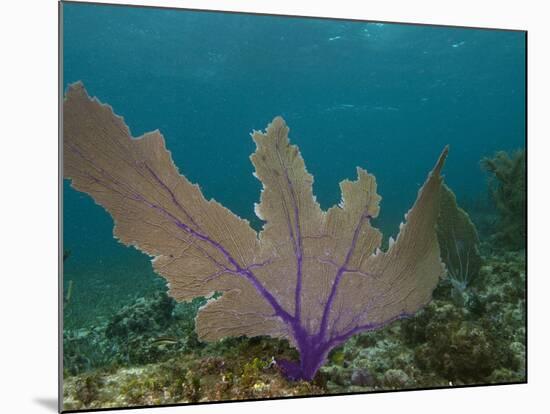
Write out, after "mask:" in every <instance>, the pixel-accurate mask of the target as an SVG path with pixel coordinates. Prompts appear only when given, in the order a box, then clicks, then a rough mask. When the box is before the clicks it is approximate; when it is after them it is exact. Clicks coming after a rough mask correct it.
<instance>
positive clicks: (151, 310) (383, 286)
mask: <svg viewBox="0 0 550 414" xmlns="http://www.w3.org/2000/svg"><path fill="white" fill-rule="evenodd" d="M63 113H64V118H63V131H64V140H63V151H64V176H65V178H68V179H69V180H70V181H71V184H72V187H73V188H75V189H76V190H78V191H81V192H83V193H87V194H88V195H89V196H91V197H92V198H93V199H94V200H95V202H96V203H97V204H99V205H101V206H102V207H103V208H104V209H105V210H107V211H108V212H109V213H110V214H111V216H112V217H113V219H114V222H115V231H114V234H115V237H116V238H117V239H118V240H119V241H120V242H121V243H123V244H125V245H127V246H134V247H136V248H137V249H139V250H141V251H142V252H144V253H146V254H148V255H149V256H152V257H153V261H152V263H153V268H154V270H155V272H156V273H157V274H158V275H160V276H162V277H163V278H165V279H166V280H167V281H168V291H167V292H166V293H165V292H156V293H155V294H154V295H150V296H149V297H141V298H139V299H137V300H135V301H134V302H133V303H128V304H127V305H125V306H124V307H122V308H121V309H119V310H118V311H117V312H114V314H113V315H112V316H111V317H110V319H108V320H105V321H104V322H103V323H101V324H98V325H97V326H95V327H94V328H93V329H74V330H65V332H64V349H63V351H64V354H63V362H64V372H63V374H64V408H65V409H82V408H101V407H116V406H132V405H157V404H168V403H186V402H200V401H219V400H232V399H247V398H269V397H278V396H293V395H313V394H334V393H344V392H358V391H374V390H388V389H412V388H425V387H440V386H453V385H464V384H490V383H509V382H521V381H524V379H525V320H524V318H525V312H524V308H525V277H526V275H525V257H524V256H525V255H524V249H525V236H526V235H525V232H526V222H525V153H524V151H523V150H519V151H517V152H516V153H514V154H508V153H506V152H499V153H497V154H495V155H494V156H493V157H492V158H486V159H484V160H482V161H481V167H482V168H483V169H484V170H485V171H486V172H487V173H488V174H489V175H490V177H491V180H490V182H489V197H488V202H487V205H488V206H489V207H488V208H483V206H482V207H480V206H477V205H475V203H470V204H472V206H463V207H464V208H462V207H460V206H459V205H458V203H457V199H456V197H455V195H454V193H453V191H452V189H450V188H449V187H448V186H447V185H446V184H445V183H443V178H442V170H443V168H444V164H445V160H446V158H447V156H448V149H447V148H442V152H441V155H440V156H439V158H438V159H437V160H434V167H433V169H432V170H431V171H430V172H426V173H427V174H426V180H425V182H424V185H423V186H422V187H421V189H420V190H419V192H418V196H417V199H416V201H415V202H414V204H413V206H412V207H411V209H410V210H409V211H408V213H407V214H406V220H405V222H404V223H403V224H402V225H401V227H400V231H399V234H398V236H397V237H396V239H395V240H393V239H390V242H389V245H388V246H387V247H384V248H382V239H383V236H382V234H381V232H380V231H379V230H378V229H376V228H375V227H373V226H372V224H371V221H372V220H373V219H375V218H376V217H377V216H378V214H379V210H380V207H379V201H380V196H379V195H378V193H377V184H376V179H375V177H374V176H373V175H371V174H369V173H367V172H366V171H365V170H363V169H361V168H358V169H357V178H356V179H355V180H353V181H349V180H344V181H342V182H341V183H340V189H341V195H342V202H341V203H340V204H339V205H337V206H334V207H331V208H329V209H328V210H326V211H324V210H322V209H321V207H320V206H319V204H318V203H317V201H316V199H315V197H314V195H313V191H312V184H313V177H312V176H311V174H309V173H308V172H307V169H306V166H305V163H304V159H303V158H302V156H301V154H300V151H299V149H298V147H297V146H295V145H292V144H291V143H290V141H289V138H288V131H289V129H288V127H287V126H286V124H285V122H284V120H283V119H282V118H280V117H277V118H275V119H274V120H273V121H272V122H271V124H269V125H268V127H267V129H266V131H265V132H257V131H256V132H254V133H253V135H252V138H253V140H254V142H255V144H256V151H255V152H254V153H253V154H252V156H251V161H252V163H253V165H254V168H255V176H256V177H257V178H258V179H259V180H260V181H261V183H262V185H263V190H262V192H261V198H260V202H259V204H258V205H257V206H256V214H257V215H258V217H259V218H260V219H262V220H263V221H264V225H263V227H262V228H261V230H260V231H259V232H257V231H256V230H254V229H253V228H252V227H251V226H250V224H249V222H248V221H246V220H243V219H241V218H240V217H238V216H236V215H235V214H233V213H232V212H231V211H230V210H228V209H227V208H225V207H224V206H223V205H221V204H219V203H218V202H216V201H215V200H207V199H205V198H204V197H203V195H202V193H201V190H200V188H199V186H198V185H195V184H192V183H190V182H189V181H188V180H187V179H186V177H185V176H183V175H181V174H180V173H179V171H178V169H177V167H176V166H175V165H174V163H173V161H172V158H171V155H170V153H169V151H168V149H167V148H166V147H165V141H164V138H163V137H162V135H161V134H160V133H159V132H153V133H148V134H145V135H144V136H142V137H140V138H137V139H136V138H132V137H131V136H130V133H129V129H128V127H127V126H126V125H125V123H124V121H123V120H122V118H120V117H118V116H117V115H115V114H114V112H113V110H112V109H111V107H109V106H108V105H105V104H102V103H100V102H99V101H98V100H96V99H91V98H90V97H89V96H88V94H87V92H86V90H85V89H84V86H83V85H82V84H81V83H77V84H73V85H71V86H70V87H69V89H68V92H67V94H66V97H65V100H64V108H63ZM468 207H470V208H468ZM467 210H471V211H472V212H473V213H472V214H471V216H470V215H469V214H468V212H467ZM65 258H69V254H67V255H66V257H65V256H64V259H65ZM70 288H71V289H72V285H70ZM65 299H66V300H65V307H66V308H69V307H70V306H71V302H70V299H71V290H68V292H66V294H65Z"/></svg>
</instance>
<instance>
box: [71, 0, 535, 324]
mask: <svg viewBox="0 0 550 414" xmlns="http://www.w3.org/2000/svg"><path fill="white" fill-rule="evenodd" d="M525 53H526V50H525V34H524V33H521V32H513V31H503V30H485V29H465V28H449V27H432V26H419V25H405V24H393V23H376V22H353V21H337V20H327V19H311V18H295V17H293V18H288V17H281V16H260V15H256V16H253V15H246V14H228V13H216V12H197V11H185V10H180V11H176V10H161V9H149V8H131V7H117V6H99V5H85V4H74V3H66V4H64V5H63V86H64V88H66V87H67V86H68V85H70V84H71V83H73V82H76V81H82V82H83V83H84V85H85V87H86V89H87V91H88V93H89V94H90V95H91V96H96V97H97V98H98V99H99V100H101V101H102V102H106V103H109V104H110V105H111V106H112V107H113V109H114V111H115V113H117V114H119V115H122V116H123V117H124V120H125V122H126V123H127V124H128V126H129V127H130V129H131V132H132V135H133V136H135V137H137V136H140V135H141V134H143V133H145V132H147V131H151V130H155V129H159V130H160V131H161V133H162V134H163V135H164V137H165V139H166V143H167V147H168V149H169V150H170V151H171V153H172V157H173V159H174V161H175V163H176V165H177V166H178V168H179V170H180V172H181V173H182V174H184V175H185V176H186V177H188V178H189V180H191V181H192V182H195V183H198V184H200V186H201V189H202V191H203V193H204V194H205V196H206V197H207V198H214V199H216V200H217V201H219V202H220V203H222V204H223V205H224V206H226V207H228V208H229V209H230V210H232V211H233V212H234V213H236V214H237V215H239V216H241V217H244V218H247V219H248V220H250V221H251V222H252V224H253V226H254V227H256V228H260V226H261V223H260V221H259V220H258V219H257V218H256V217H255V215H254V203H255V202H257V201H258V200H259V195H260V189H261V184H260V182H259V181H258V180H257V179H256V178H255V177H254V176H253V175H252V172H253V166H252V164H251V163H250V161H249V156H250V154H251V153H252V152H253V151H254V148H255V146H254V143H253V142H252V139H251V138H250V133H251V132H252V131H253V130H263V129H265V127H266V126H267V124H268V123H269V122H270V121H271V120H272V119H273V118H274V117H275V116H277V115H282V116H283V117H284V118H285V120H286V122H287V124H288V125H289V127H290V139H291V141H292V143H294V144H297V145H298V146H299V148H300V151H301V153H302V155H303V157H304V159H305V162H306V165H307V168H308V170H309V172H311V173H312V174H313V176H314V177H315V183H314V192H315V194H316V196H317V199H318V200H319V202H320V204H321V206H322V207H323V208H325V209H326V208H328V207H330V206H332V205H334V204H336V203H338V202H339V201H340V190H339V186H338V183H339V182H340V181H342V180H343V179H345V178H350V179H354V178H355V177H356V167H357V166H360V167H362V168H365V169H366V170H368V171H369V172H370V173H372V174H374V175H375V176H376V179H377V182H378V192H379V194H380V195H381V196H382V202H381V213H380V215H379V217H378V218H377V219H376V220H375V221H374V223H373V224H374V225H375V226H377V227H379V228H380V229H381V230H382V231H383V233H384V237H385V238H386V239H387V238H388V237H389V236H390V235H393V236H394V237H395V235H396V233H397V231H398V228H399V224H400V222H401V221H402V220H403V215H404V213H406V212H407V210H408V209H409V208H410V207H411V205H412V203H413V202H414V200H415V198H416V195H417V192H418V189H419V188H420V186H421V184H422V183H423V182H424V180H425V179H426V176H427V173H428V171H429V170H430V169H431V168H432V167H433V165H434V163H435V161H436V159H437V156H438V155H439V153H440V152H441V150H442V149H443V148H444V146H445V145H450V153H449V157H448V160H447V164H446V165H445V169H444V175H445V181H446V182H447V184H448V185H449V186H450V188H452V189H453V191H454V192H455V193H456V195H457V198H458V200H459V202H461V203H463V204H464V206H466V207H467V206H475V205H484V206H487V205H489V206H490V201H488V198H489V196H488V184H487V180H488V175H487V173H486V172H484V171H483V170H482V169H481V168H480V160H481V159H482V158H483V157H486V156H492V155H494V153H495V152H497V151H500V150H504V151H513V150H516V149H520V148H524V147H525V139H526V137H525V111H526V108H525V93H526V91H525ZM472 214H473V213H472ZM474 221H475V220H474ZM112 227H113V223H112V219H111V217H110V216H109V214H108V213H107V212H106V211H105V210H104V209H103V208H101V207H100V206H98V205H96V204H95V203H94V202H93V200H92V199H91V198H90V197H89V196H88V195H86V194H83V193H79V192H76V191H75V190H73V189H72V188H70V184H69V182H68V181H67V180H65V182H64V184H63V243H64V247H65V249H68V250H70V252H71V254H70V256H69V258H68V259H67V260H66V261H65V264H64V285H65V289H67V288H68V282H69V281H72V283H73V286H72V298H71V299H72V301H73V302H72V303H71V307H72V308H71V309H70V312H69V313H67V314H66V318H65V325H66V327H68V328H78V327H81V326H87V324H90V323H94V321H95V320H96V318H98V317H103V318H108V317H109V315H110V314H112V313H113V312H116V310H117V309H119V308H120V307H121V304H124V303H128V302H130V301H131V300H133V299H134V298H136V297H139V296H142V295H144V294H146V293H147V292H151V291H155V290H163V289H164V286H165V282H164V279H162V278H160V277H159V276H157V275H155V273H154V272H153V271H152V269H151V264H150V258H148V257H147V256H145V255H143V254H141V253H140V252H138V251H137V250H135V249H133V248H127V247H125V246H123V245H121V244H119V243H118V242H117V241H116V240H115V239H114V238H113V235H112Z"/></svg>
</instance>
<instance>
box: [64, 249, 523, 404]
mask: <svg viewBox="0 0 550 414" xmlns="http://www.w3.org/2000/svg"><path fill="white" fill-rule="evenodd" d="M481 247H482V253H483V266H482V267H481V270H480V272H479V274H478V276H477V278H476V281H475V283H472V284H471V286H469V287H468V289H466V290H465V291H464V292H460V294H457V292H456V289H453V287H452V286H451V285H450V283H446V281H445V280H444V281H442V282H441V283H440V285H439V287H438V288H437V289H436V291H435V292H434V300H433V301H432V302H431V303H430V304H429V305H427V306H426V307H425V308H424V309H423V310H422V311H420V312H419V313H418V314H417V315H416V316H415V317H414V318H411V319H408V320H403V321H399V322H395V323H393V324H391V325H389V326H388V327H387V328H385V329H383V330H380V331H377V332H371V333H365V334H361V335H357V336H355V337H353V338H352V339H351V340H349V341H348V342H347V343H346V344H345V345H343V346H342V347H340V348H337V349H335V350H333V351H332V352H331V354H330V355H329V360H328V361H327V363H326V364H325V365H324V367H323V368H322V369H321V370H320V372H319V373H318V375H317V376H316V378H315V380H314V381H313V382H311V383H307V382H291V381H288V380H286V379H285V377H284V376H283V375H282V374H281V373H280V371H279V369H278V367H277V364H276V362H275V361H276V360H277V359H279V358H281V357H283V358H287V359H288V358H290V359H293V358H297V354H296V352H295V351H294V350H292V349H291V348H289V346H288V344H287V343H286V342H283V341H278V340H274V339H271V338H263V337H262V338H230V339H227V340H224V341H221V342H218V343H212V344H204V343H201V342H199V341H198V340H197V337H196V335H195V333H194V322H193V320H194V315H195V313H196V310H197V308H198V307H199V306H200V305H201V301H200V300H196V301H194V302H193V303H191V304H178V303H176V302H175V301H173V300H172V299H171V298H169V297H168V296H166V294H165V293H162V292H157V293H155V294H151V295H150V296H148V297H146V298H139V299H136V300H135V301H134V302H132V303H129V304H128V305H126V306H124V307H123V308H122V309H120V310H119V311H118V312H116V313H114V314H113V315H112V316H111V317H110V318H108V319H102V320H100V321H99V322H97V323H96V324H95V325H94V326H93V327H92V328H80V329H66V330H65V332H64V338H63V346H64V372H63V377H64V387H63V407H64V409H65V410H75V409H87V408H90V409H91V408H105V407H121V406H143V405H159V404H161V405H162V404H175V403H190V402H201V401H203V402H204V401H219V400H235V399H238V400H242V399H258V398H272V397H284V396H296V395H316V394H334V393H347V392H370V391H378V390H401V389H414V388H426V387H453V386H459V385H473V384H502V383H510V382H523V381H525V379H526V372H525V369H526V359H525V339H526V332H525V277H526V275H525V254H524V251H523V250H520V251H517V252H511V251H506V250H496V251H495V250H492V249H490V248H489V246H488V245H482V246H481Z"/></svg>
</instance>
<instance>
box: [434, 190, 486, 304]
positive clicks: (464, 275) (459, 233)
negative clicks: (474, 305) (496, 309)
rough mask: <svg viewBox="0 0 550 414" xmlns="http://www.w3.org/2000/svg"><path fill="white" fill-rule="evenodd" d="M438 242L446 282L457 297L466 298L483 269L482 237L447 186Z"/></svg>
mask: <svg viewBox="0 0 550 414" xmlns="http://www.w3.org/2000/svg"><path fill="white" fill-rule="evenodd" d="M437 240H438V241H439V248H440V249H441V258H442V260H443V262H444V263H445V266H446V267H447V278H448V280H449V281H450V282H451V285H452V287H453V288H454V290H455V291H456V293H457V294H458V295H459V296H463V295H464V294H465V292H466V289H467V288H468V287H470V285H471V284H472V282H473V281H474V280H475V278H476V277H477V276H478V274H479V269H480V268H481V255H480V253H479V248H478V245H479V237H478V235H477V230H476V227H475V225H474V223H472V221H471V220H470V217H469V216H468V213H466V211H464V210H463V209H461V208H460V207H459V206H458V204H457V202H456V197H455V195H454V193H453V192H452V191H451V189H450V188H449V187H447V185H445V184H443V185H442V188H441V197H440V204H439V218H438V220H437Z"/></svg>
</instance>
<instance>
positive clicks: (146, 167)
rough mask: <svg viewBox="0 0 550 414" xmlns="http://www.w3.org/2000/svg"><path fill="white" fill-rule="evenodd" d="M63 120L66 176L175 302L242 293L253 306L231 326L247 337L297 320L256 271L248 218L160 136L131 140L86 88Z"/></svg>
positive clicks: (72, 96) (210, 333) (206, 329)
mask: <svg viewBox="0 0 550 414" xmlns="http://www.w3.org/2000/svg"><path fill="white" fill-rule="evenodd" d="M63 115H64V119H63V132H64V176H65V177H67V178H71V179H72V185H73V187H74V188H76V189H77V190H79V191H84V192H86V193H88V194H90V195H91V196H92V197H93V198H94V200H95V201H96V202H97V203H98V204H100V205H102V206H103V207H104V208H105V209H106V210H107V211H109V213H110V214H111V215H112V216H113V219H114V220H115V236H116V237H117V238H118V239H119V240H120V241H121V242H122V243H124V244H126V245H132V246H135V247H137V248H139V249H140V250H142V251H144V252H145V253H147V254H149V255H151V256H153V257H154V260H153V265H154V268H155V270H156V271H157V272H158V273H159V274H161V275H162V276H164V277H165V278H166V279H167V280H168V281H169V283H170V294H171V295H172V296H173V297H174V298H176V299H178V300H190V299H192V298H194V297H197V296H210V295H211V294H212V293H214V292H216V291H219V292H228V291H235V292H236V291H239V292H240V296H242V298H241V302H243V303H244V302H246V303H247V305H248V306H247V307H246V309H244V308H243V309H242V310H240V311H238V310H237V309H235V308H234V309H233V311H234V313H233V315H234V317H235V318H236V319H238V320H239V323H238V324H237V323H234V324H233V325H232V326H233V331H232V334H235V335H239V334H242V332H241V331H239V326H241V327H245V328H244V329H245V331H246V333H247V334H260V333H261V334H264V333H265V332H266V331H265V328H266V327H267V328H268V329H269V327H271V328H272V333H273V334H274V335H277V334H279V333H280V332H282V331H284V329H282V327H281V323H282V322H281V321H282V320H284V319H285V318H289V317H290V315H288V313H287V312H286V311H285V310H284V309H283V308H282V306H281V305H280V304H279V303H278V302H277V300H276V299H275V298H274V297H273V295H272V294H271V293H270V292H269V291H267V290H266V289H265V287H264V286H263V284H262V282H261V281H260V280H258V279H257V278H256V276H255V275H254V273H253V271H252V268H253V267H254V265H257V263H256V252H257V248H258V240H257V235H256V233H255V232H254V230H252V229H251V228H250V226H249V224H248V222H246V221H245V220H242V219H240V218H238V217H237V216H235V215H234V214H233V213H231V212H230V211H229V210H227V209H226V208H224V207H223V206H221V205H220V204H218V203H216V202H215V201H207V200H205V199H204V197H203V196H202V193H201V191H200V189H199V188H198V186H196V185H193V184H191V183H189V182H188V181H187V180H186V179H185V177H183V176H182V175H180V174H179V172H178V171H177V169H176V167H175V165H174V163H173V161H172V159H171V157H170V153H169V152H168V151H167V150H166V148H165V145H164V139H163V137H162V136H161V135H160V133H158V131H157V132H152V133H149V134H145V135H144V136H143V137H140V138H138V139H134V138H132V137H131V135H130V132H129V130H128V127H127V126H126V125H125V124H124V122H123V120H122V119H121V118H120V117H118V116H116V115H115V114H114V113H113V111H112V109H111V108H110V107H109V106H107V105H103V104H101V103H99V102H98V101H97V100H94V99H90V98H89V96H88V95H87V93H86V91H85V89H84V88H83V86H82V85H81V84H75V85H72V86H71V87H70V88H69V90H68V92H67V95H66V99H65V102H64V114H63ZM230 299H231V297H230V296H228V297H227V298H225V297H222V298H220V299H219V300H218V302H219V303H221V304H222V305H223V304H224V303H225V302H230ZM206 308H208V306H207V307H206ZM274 314H275V315H277V318H274V317H273V315H274ZM202 319H204V318H202ZM202 319H201V318H199V323H198V327H197V329H198V330H199V334H200V335H201V336H203V337H209V338H212V339H213V338H214V336H215V334H216V332H217V330H214V329H213V328H212V327H211V325H210V324H209V323H205V324H204V325H202V324H201V320H202ZM255 320H263V321H271V323H270V322H266V326H265V327H263V329H262V330H261V331H258V332H255V331H254V332H253V331H251V330H250V328H249V326H252V325H254V321H255Z"/></svg>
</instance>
